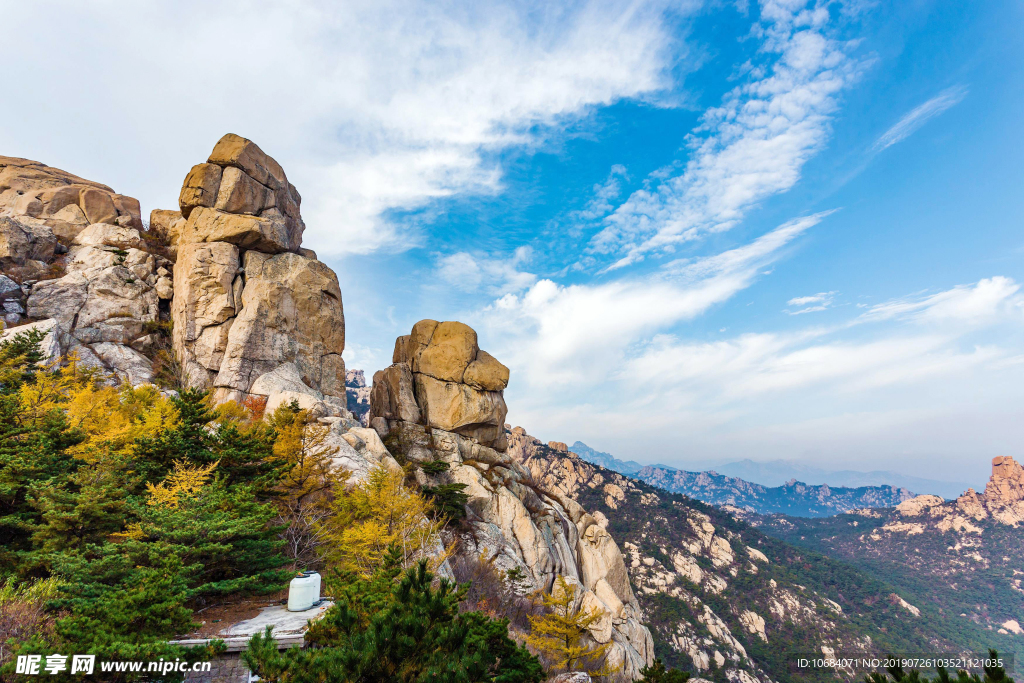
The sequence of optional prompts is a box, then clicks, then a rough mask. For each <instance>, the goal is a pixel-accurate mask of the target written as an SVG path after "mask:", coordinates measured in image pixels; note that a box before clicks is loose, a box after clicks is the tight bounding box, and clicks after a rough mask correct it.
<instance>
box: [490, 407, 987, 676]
mask: <svg viewBox="0 0 1024 683" xmlns="http://www.w3.org/2000/svg"><path fill="white" fill-rule="evenodd" d="M509 453H510V454H511V455H512V456H513V457H514V458H515V459H516V460H517V461H519V462H520V463H522V464H523V465H524V466H525V467H526V468H527V469H528V470H529V471H530V472H531V474H532V475H533V477H534V478H535V479H536V480H537V481H538V482H539V483H540V484H541V485H542V486H544V488H546V489H548V490H553V491H558V492H559V493H560V494H561V495H565V496H568V497H572V498H574V499H576V500H577V501H578V502H579V503H580V504H581V505H583V506H584V507H586V508H587V509H588V510H590V511H591V512H592V514H593V515H594V516H595V517H596V518H598V519H599V520H600V523H601V524H602V525H603V526H605V527H606V528H607V530H608V531H609V532H610V533H611V534H612V536H613V537H614V538H615V539H616V541H617V542H618V543H619V544H620V546H621V547H622V549H623V552H624V554H625V555H626V556H627V566H628V572H629V578H630V581H631V582H632V584H633V586H634V589H635V592H636V595H637V599H638V601H639V604H640V607H641V609H642V610H643V613H644V615H645V618H646V620H647V623H648V625H649V626H650V628H651V631H652V633H653V635H654V639H655V652H656V653H657V654H658V655H659V656H660V657H662V659H664V660H665V661H666V662H667V663H670V664H673V665H677V666H681V667H685V668H691V667H693V668H695V669H696V670H697V671H699V672H700V674H701V676H702V677H704V678H710V679H712V680H720V681H726V680H729V681H744V683H751V682H752V681H819V680H820V681H826V680H828V681H831V680H836V679H837V677H838V678H839V679H844V680H854V679H862V678H863V673H859V674H858V673H857V672H853V671H845V672H832V671H829V672H825V671H817V672H813V671H807V670H803V671H800V670H795V669H793V668H792V666H791V664H792V662H793V660H794V659H795V658H796V657H797V656H798V655H806V654H821V653H830V652H839V653H856V652H860V653H871V654H883V653H885V652H925V651H935V650H938V651H945V652H950V651H958V650H961V649H970V650H981V649H983V648H985V647H987V646H988V645H990V644H993V641H992V640H991V639H990V638H989V637H988V636H989V635H990V632H988V631H986V630H984V629H983V628H982V627H981V626H979V625H977V624H974V623H972V622H971V623H967V624H959V623H957V624H955V625H953V624H951V623H950V622H949V621H948V620H947V619H946V618H944V615H942V614H940V613H938V611H937V610H936V609H935V608H934V607H933V606H931V605H924V606H921V607H920V608H918V606H916V605H914V604H912V603H911V602H909V601H907V600H905V599H903V598H902V597H901V591H900V590H899V589H897V588H894V587H893V586H891V585H889V584H887V583H886V582H883V581H880V580H878V579H876V578H873V577H872V576H870V575H868V574H866V573H865V572H863V571H860V570H858V569H857V568H854V567H852V566H850V565H849V564H846V563H843V562H837V561H835V560H831V559H829V558H827V557H824V556H822V555H819V554H818V553H816V552H814V551H811V550H808V549H801V548H797V547H794V546H793V545H790V544H788V543H785V542H782V541H780V540H779V539H776V538H772V537H770V536H767V535H765V534H764V533H762V532H761V531H759V530H758V529H756V528H754V527H752V526H750V525H748V524H746V523H744V522H742V521H740V520H737V519H735V518H734V517H732V516H731V515H729V514H728V513H726V512H724V511H722V510H719V509H716V508H714V507H711V506H709V505H706V504H703V503H700V502H697V501H694V500H691V499H688V498H686V497H685V496H682V495H679V494H673V493H669V492H666V491H663V490H659V489H656V488H654V487H652V486H650V485H649V484H646V483H644V482H641V481H638V480H635V479H631V478H629V477H626V476H623V475H620V474H618V473H615V472H611V471H609V470H607V469H604V468H602V467H600V466H598V465H593V464H591V463H587V462H586V461H584V460H582V459H581V458H579V457H578V456H577V455H576V454H575V453H564V452H559V451H555V450H553V449H551V448H549V447H547V446H545V445H544V444H542V443H541V442H539V441H538V440H536V439H534V438H533V437H530V436H529V435H527V434H526V432H525V430H523V429H522V428H519V427H517V428H515V429H514V430H512V432H511V434H509ZM954 626H955V627H954ZM992 635H994V634H992Z"/></svg>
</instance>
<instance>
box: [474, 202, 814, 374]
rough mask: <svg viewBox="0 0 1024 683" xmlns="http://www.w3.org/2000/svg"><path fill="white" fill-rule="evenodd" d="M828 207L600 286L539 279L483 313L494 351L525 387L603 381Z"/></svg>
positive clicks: (747, 281)
mask: <svg viewBox="0 0 1024 683" xmlns="http://www.w3.org/2000/svg"><path fill="white" fill-rule="evenodd" d="M828 213H829V212H823V213H820V214H815V215H813V216H808V217H805V218H801V219H797V220H794V221H790V222H789V223H786V224H785V225H782V226H780V227H779V228H777V229H775V230H773V231H772V232H770V233H768V234H766V235H763V236H762V237H760V238H758V239H757V240H754V241H753V242H751V243H750V244H747V245H744V246H742V247H739V248H736V249H732V250H730V251H726V252H723V253H721V254H716V255H714V256H710V257H706V258H702V259H698V260H695V261H675V262H672V263H670V264H667V265H666V266H665V267H664V268H663V269H662V270H660V271H658V272H656V273H654V274H652V275H650V276H647V277H643V278H634V279H625V278H623V279H619V280H615V281H612V282H608V283H605V284H599V285H583V284H575V285H568V286H564V285H559V284H556V283H555V282H553V281H551V280H547V279H544V280H540V281H539V282H537V283H536V284H535V285H533V286H532V287H531V288H530V289H529V290H527V291H526V292H524V293H522V294H508V295H506V296H504V297H502V298H501V299H499V300H498V301H497V302H495V303H494V304H493V305H492V306H491V307H489V309H488V310H487V311H486V312H485V314H484V316H483V320H484V323H485V325H487V327H488V328H489V331H490V334H489V336H490V337H491V338H492V339H497V340H499V347H498V348H497V349H496V352H498V353H500V354H501V355H500V357H501V358H502V360H503V362H506V363H507V364H509V365H510V367H513V368H514V370H515V371H516V372H517V376H519V377H524V378H525V379H526V380H527V381H528V382H529V383H530V384H531V385H532V386H535V387H538V388H539V387H553V386H558V385H564V384H568V383H581V382H585V383H588V384H593V383H597V382H600V381H603V380H604V379H608V378H609V377H610V374H609V373H610V372H613V370H612V369H614V368H619V367H621V365H622V363H623V362H624V361H625V358H626V353H627V350H628V349H629V348H630V347H631V346H632V345H634V344H637V343H640V342H642V341H643V340H644V339H645V337H647V336H648V335H651V334H654V333H657V332H658V331H659V330H661V329H663V328H665V327H666V326H671V325H674V324H676V323H678V322H680V321H683V320H688V319H692V318H694V317H696V316H697V315H699V314H701V313H703V312H705V311H707V310H708V309H709V308H710V307H712V306H714V305H716V304H719V303H722V302H724V301H726V300H728V299H729V298H730V297H732V296H733V295H734V294H736V293H737V292H739V291H741V290H743V289H745V288H747V287H749V286H750V285H751V283H753V281H754V280H755V279H756V278H757V276H758V274H759V273H760V271H761V269H763V268H764V266H765V265H766V264H768V263H770V262H772V261H773V260H775V259H776V258H778V255H779V252H780V250H781V249H782V248H783V247H784V246H785V245H786V244H788V243H789V242H791V241H792V240H793V239H795V238H796V237H797V236H798V235H800V234H801V233H802V232H804V231H805V230H807V229H809V228H810V227H812V226H814V225H816V224H817V223H818V222H819V221H821V220H822V219H823V218H824V217H825V216H827V215H828Z"/></svg>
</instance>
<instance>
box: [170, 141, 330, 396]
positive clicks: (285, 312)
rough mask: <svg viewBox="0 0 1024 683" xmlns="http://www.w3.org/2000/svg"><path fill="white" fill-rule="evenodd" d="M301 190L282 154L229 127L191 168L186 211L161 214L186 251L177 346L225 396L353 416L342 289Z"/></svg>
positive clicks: (197, 376) (201, 379)
mask: <svg viewBox="0 0 1024 683" xmlns="http://www.w3.org/2000/svg"><path fill="white" fill-rule="evenodd" d="M300 201H301V198H300V197H299V193H298V192H297V191H296V189H295V186H294V185H292V184H290V183H289V182H288V179H287V177H286V176H285V173H284V170H283V169H282V168H281V166H280V164H278V163H277V162H276V161H275V160H274V159H272V158H271V157H270V156H268V155H267V154H265V153H264V152H263V151H262V150H261V149H260V148H259V147H258V146H257V145H256V144H255V143H253V142H251V141H250V140H246V139H245V138H242V137H239V136H237V135H232V134H228V135H225V136H224V137H222V138H221V139H220V141H219V142H217V144H216V146H215V147H214V149H213V152H212V154H211V155H210V157H209V159H208V160H207V161H206V162H205V163H202V164H198V165H196V166H194V167H193V168H192V170H191V171H189V173H188V175H187V176H186V177H185V182H184V183H183V185H182V188H181V194H180V196H179V205H180V212H173V211H154V212H153V213H152V214H151V217H150V224H151V226H152V229H153V230H154V231H155V232H157V233H158V234H160V235H162V236H163V237H164V239H166V240H167V241H168V242H169V243H170V245H171V247H172V249H173V250H174V252H175V254H176V262H175V266H174V297H173V302H172V306H171V315H172V319H173V320H174V332H173V339H174V349H175V351H176V353H177V355H178V358H179V361H180V362H181V364H182V366H183V374H184V377H185V382H186V383H187V384H188V385H190V386H193V387H197V388H202V389H212V390H213V392H214V398H215V400H217V401H218V402H221V401H226V400H238V401H242V400H245V399H246V398H248V397H250V396H263V397H267V398H268V401H271V402H273V401H274V400H276V401H277V402H280V401H281V400H289V401H290V400H297V401H298V402H299V403H300V405H301V406H302V407H304V408H307V409H309V410H311V411H313V412H314V413H315V414H321V415H327V414H332V415H341V414H346V415H347V411H346V410H345V405H346V397H345V363H344V361H343V360H342V357H341V354H342V351H344V349H345V316H344V311H343V308H342V302H341V289H340V287H339V285H338V278H337V276H336V275H335V274H334V271H332V270H331V269H330V268H328V267H327V266H326V265H324V264H323V263H321V262H320V261H318V260H317V258H316V254H315V253H313V252H312V251H311V250H308V249H302V248H301V243H302V232H303V230H304V229H305V226H304V224H303V222H302V218H301V216H300V215H299V203H300ZM285 394H286V395H285ZM275 397H276V399H275ZM268 407H270V406H268Z"/></svg>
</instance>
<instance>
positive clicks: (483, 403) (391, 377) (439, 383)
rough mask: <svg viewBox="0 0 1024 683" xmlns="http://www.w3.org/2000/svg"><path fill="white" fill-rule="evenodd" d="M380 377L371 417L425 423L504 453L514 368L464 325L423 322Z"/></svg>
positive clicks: (399, 344)
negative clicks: (484, 346) (507, 394)
mask: <svg viewBox="0 0 1024 683" xmlns="http://www.w3.org/2000/svg"><path fill="white" fill-rule="evenodd" d="M392 360H393V361H394V362H393V364H392V365H391V366H390V367H388V368H387V369H385V370H381V371H380V372H378V373H377V374H375V375H374V378H373V389H372V390H371V393H370V417H371V419H372V418H374V417H380V418H383V419H385V420H398V421H403V422H411V423H418V424H423V425H426V426H428V427H431V428H435V429H443V430H445V431H450V432H455V433H457V434H461V435H463V436H467V437H470V438H472V439H475V440H476V441H478V442H479V443H481V444H484V445H487V446H491V447H494V448H497V449H498V450H504V442H505V435H504V424H505V415H506V413H507V412H508V408H507V407H506V406H505V399H504V397H503V395H502V392H503V391H504V389H505V387H506V386H508V377H509V373H508V368H506V367H505V366H504V365H502V364H501V363H499V362H498V361H497V360H496V359H495V358H494V357H493V356H491V355H490V354H489V353H487V352H486V351H481V350H480V347H479V345H478V344H477V335H476V332H475V331H474V330H473V329H472V328H471V327H469V326H468V325H464V324H463V323H460V322H454V321H448V322H437V321H436V320H421V321H419V322H418V323H416V324H415V325H414V326H413V328H412V331H411V332H410V333H409V334H408V335H405V336H402V337H399V338H398V339H397V340H396V341H395V352H394V356H393V358H392Z"/></svg>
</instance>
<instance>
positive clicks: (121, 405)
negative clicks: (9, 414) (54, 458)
mask: <svg viewBox="0 0 1024 683" xmlns="http://www.w3.org/2000/svg"><path fill="white" fill-rule="evenodd" d="M99 379H100V377H99V375H98V373H96V372H95V371H94V370H92V369H89V368H83V367H82V366H81V364H80V363H78V362H77V360H76V358H75V357H74V355H72V356H71V357H70V359H69V362H68V363H67V365H65V366H63V367H61V368H59V369H57V370H56V371H54V372H48V371H38V372H36V373H35V374H34V376H33V381H32V382H31V383H25V384H23V385H22V386H21V387H20V390H19V398H20V400H21V404H22V409H23V415H24V416H25V417H26V419H27V421H28V422H29V423H30V424H38V423H39V422H40V421H41V420H42V419H43V418H44V417H45V416H46V415H47V414H48V413H50V412H52V411H54V410H62V411H64V413H65V415H66V416H67V421H68V425H69V426H70V427H71V428H73V429H76V430H78V431H79V432H80V433H81V434H82V435H83V436H84V437H85V438H84V440H83V441H82V442H81V443H79V444H78V445H76V446H74V447H72V448H71V449H70V451H69V452H70V454H71V455H74V456H75V457H77V458H80V459H82V460H85V461H86V462H89V463H92V464H96V463H99V462H102V461H104V460H105V459H107V456H110V455H116V454H119V453H127V449H130V448H132V447H133V445H134V443H135V441H136V439H139V438H141V437H152V436H155V435H156V434H158V433H160V432H161V431H163V430H167V429H171V428H172V427H173V426H174V425H175V424H176V422H177V419H178V415H177V410H176V409H175V407H174V405H173V404H172V403H171V401H170V400H168V399H167V398H165V397H164V396H162V395H161V394H160V392H159V391H158V390H157V389H156V387H153V386H142V387H138V388H134V389H133V388H131V387H125V388H117V387H113V386H108V385H105V384H102V383H100V382H99V381H98V380H99Z"/></svg>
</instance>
